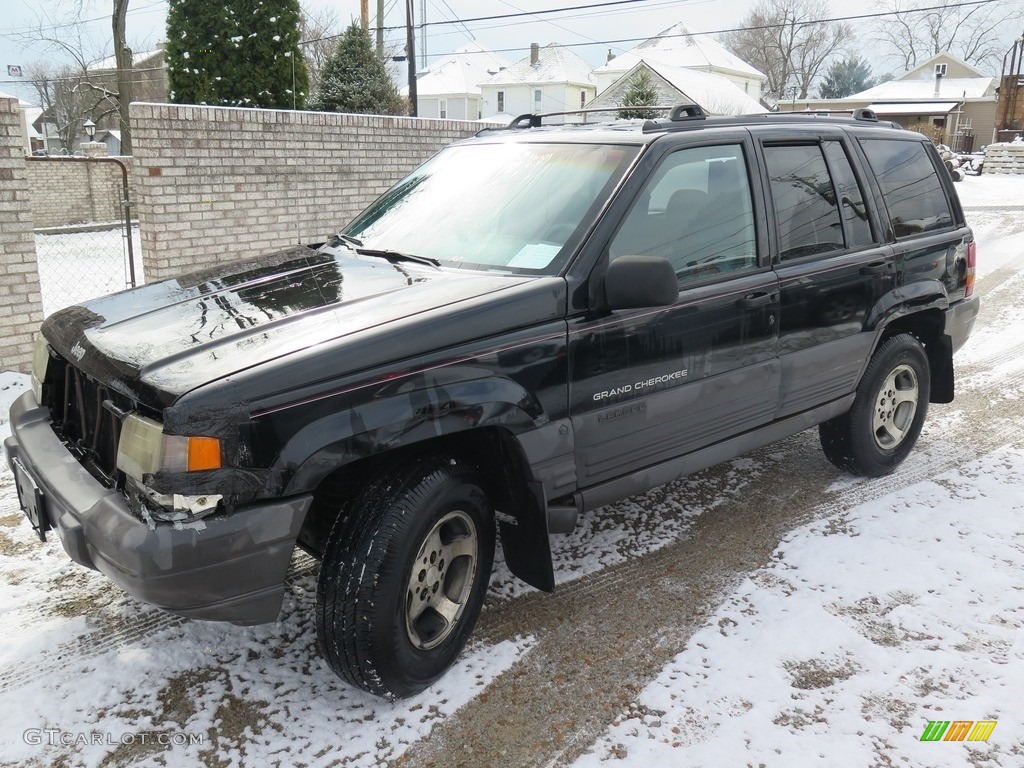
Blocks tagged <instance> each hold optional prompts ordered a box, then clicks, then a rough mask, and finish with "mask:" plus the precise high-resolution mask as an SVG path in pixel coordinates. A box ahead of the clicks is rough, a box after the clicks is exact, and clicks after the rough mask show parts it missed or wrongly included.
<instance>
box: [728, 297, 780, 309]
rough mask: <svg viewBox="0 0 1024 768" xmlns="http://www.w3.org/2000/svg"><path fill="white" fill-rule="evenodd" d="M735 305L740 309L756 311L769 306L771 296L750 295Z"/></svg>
mask: <svg viewBox="0 0 1024 768" xmlns="http://www.w3.org/2000/svg"><path fill="white" fill-rule="evenodd" d="M736 303H737V304H738V305H739V306H740V308H742V309H757V308H758V307H766V306H768V305H769V304H771V303H772V295H771V294H770V293H752V294H751V295H750V296H746V297H744V298H742V299H740V300H739V301H737V302H736Z"/></svg>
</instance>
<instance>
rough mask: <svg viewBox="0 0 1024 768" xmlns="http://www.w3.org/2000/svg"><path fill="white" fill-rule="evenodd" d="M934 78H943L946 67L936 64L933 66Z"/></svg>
mask: <svg viewBox="0 0 1024 768" xmlns="http://www.w3.org/2000/svg"><path fill="white" fill-rule="evenodd" d="M935 76H936V77H945V76H946V65H945V64H936V65H935Z"/></svg>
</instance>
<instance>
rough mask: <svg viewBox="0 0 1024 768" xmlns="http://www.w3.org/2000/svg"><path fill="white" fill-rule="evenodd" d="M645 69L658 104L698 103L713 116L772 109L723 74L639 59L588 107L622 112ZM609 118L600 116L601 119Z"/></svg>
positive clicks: (754, 112)
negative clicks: (634, 80) (626, 100)
mask: <svg viewBox="0 0 1024 768" xmlns="http://www.w3.org/2000/svg"><path fill="white" fill-rule="evenodd" d="M643 71H646V72H647V74H648V76H649V77H650V80H651V84H652V85H653V86H654V88H655V90H656V91H657V92H658V100H657V101H658V104H662V105H669V106H676V105H679V104H696V105H697V106H699V107H701V108H702V109H703V110H704V112H706V113H707V114H709V115H750V114H758V113H761V112H767V111H768V110H766V109H765V108H764V107H763V106H761V103H760V102H759V101H757V100H756V99H753V98H751V97H750V96H748V95H747V94H745V93H744V92H743V91H742V90H740V88H739V86H738V85H736V84H735V83H734V82H732V81H730V80H728V79H726V78H725V77H723V76H722V75H718V74H713V73H711V72H702V71H700V70H696V69H686V68H683V67H672V66H668V65H665V64H655V63H648V62H647V61H638V62H637V63H636V64H635V65H634V66H633V68H632V69H630V70H628V71H627V72H624V73H623V74H622V75H621V76H620V77H619V79H618V80H616V81H615V82H613V83H612V84H611V85H610V86H608V87H607V88H605V89H604V90H603V91H601V92H600V93H599V94H598V95H597V98H596V99H594V100H593V101H591V102H590V103H588V104H587V109H605V108H607V109H608V111H609V112H612V111H618V108H619V107H620V105H621V104H622V100H623V98H624V97H625V95H626V92H627V91H628V90H629V87H630V85H631V84H632V82H633V79H634V78H635V77H638V76H639V75H640V73H641V72H643ZM609 117H610V115H604V114H602V115H600V118H601V119H607V118H609Z"/></svg>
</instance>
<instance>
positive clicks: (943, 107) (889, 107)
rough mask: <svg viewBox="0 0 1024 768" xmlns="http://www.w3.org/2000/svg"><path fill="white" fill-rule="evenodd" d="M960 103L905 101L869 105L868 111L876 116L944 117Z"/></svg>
mask: <svg viewBox="0 0 1024 768" xmlns="http://www.w3.org/2000/svg"><path fill="white" fill-rule="evenodd" d="M958 103H959V102H956V101H909V102H907V101H904V102H896V103H893V102H883V103H881V104H868V107H867V108H868V109H870V110H871V111H872V112H874V113H875V114H876V115H943V114H946V113H947V112H949V111H951V110H952V109H953V108H954V107H956V105H957V104H958Z"/></svg>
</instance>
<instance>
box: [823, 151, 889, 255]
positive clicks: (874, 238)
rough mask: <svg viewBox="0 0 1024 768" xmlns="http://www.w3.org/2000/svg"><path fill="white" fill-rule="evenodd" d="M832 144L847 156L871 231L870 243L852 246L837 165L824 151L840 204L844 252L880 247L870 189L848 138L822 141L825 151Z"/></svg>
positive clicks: (851, 235)
mask: <svg viewBox="0 0 1024 768" xmlns="http://www.w3.org/2000/svg"><path fill="white" fill-rule="evenodd" d="M830 142H833V143H835V144H836V145H838V147H839V149H840V151H841V152H842V153H843V154H844V155H845V156H846V165H847V168H849V169H850V173H852V174H853V181H854V183H855V184H856V185H857V187H858V188H859V191H860V195H861V198H862V200H863V203H864V206H865V208H866V209H867V210H866V213H867V222H868V228H869V230H870V231H871V242H870V243H866V244H865V243H859V244H852V243H853V241H854V240H855V237H854V233H853V228H852V227H851V226H850V223H849V222H848V221H847V219H846V216H845V215H844V214H843V196H842V195H841V194H840V189H839V187H838V186H837V185H836V179H837V178H838V177H839V174H838V173H836V167H835V163H834V162H833V161H832V158H831V157H829V153H828V152H827V151H823V152H822V155H823V156H824V158H825V166H826V167H827V168H828V175H829V176H830V177H831V178H832V187H833V189H835V191H836V200H837V201H838V202H839V219H840V221H842V224H843V236H844V238H845V239H846V249H845V250H844V253H849V252H851V251H859V250H862V249H864V248H871V247H873V246H875V245H878V244H879V243H880V242H881V234H880V232H879V229H878V225H877V224H876V222H875V218H874V217H873V216H872V215H871V210H870V208H871V207H873V206H870V205H869V204H868V198H869V197H871V195H870V194H869V193H868V187H867V185H866V184H865V183H864V179H863V178H861V170H860V169H859V168H858V167H857V164H856V163H854V162H853V158H852V157H851V156H850V147H849V146H848V145H847V142H846V138H845V137H843V138H831V137H828V138H825V139H824V140H823V141H822V149H823V150H824V149H825V148H826V145H827V144H828V143H830Z"/></svg>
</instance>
